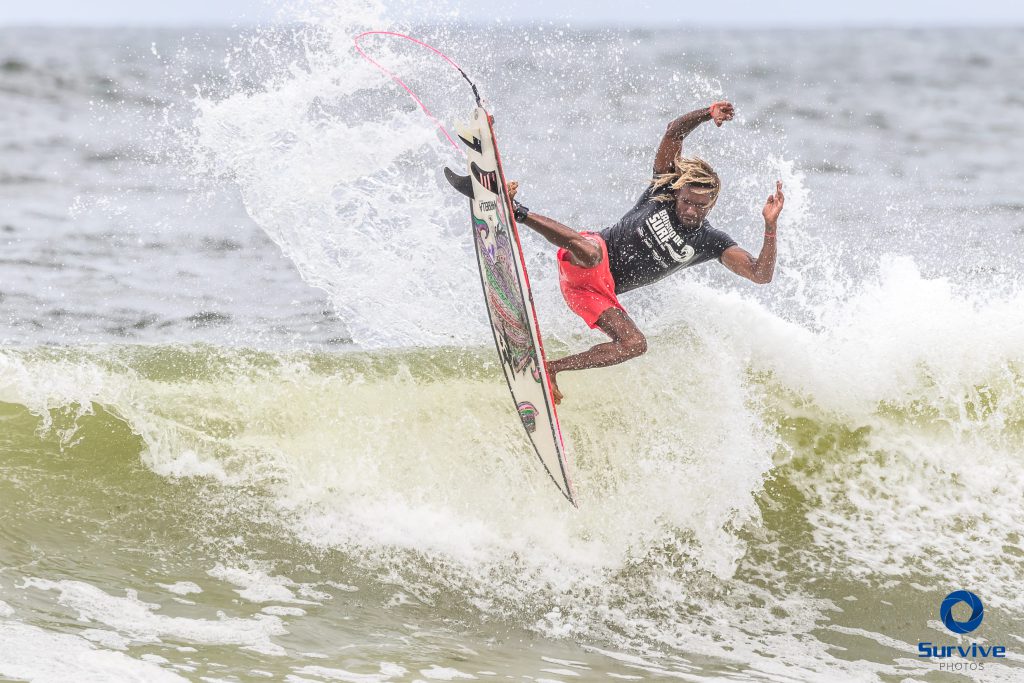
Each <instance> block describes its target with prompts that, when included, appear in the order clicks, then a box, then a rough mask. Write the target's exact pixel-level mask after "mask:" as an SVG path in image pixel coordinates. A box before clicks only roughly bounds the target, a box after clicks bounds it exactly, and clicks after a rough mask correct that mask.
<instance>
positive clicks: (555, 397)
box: [548, 372, 562, 406]
mask: <svg viewBox="0 0 1024 683" xmlns="http://www.w3.org/2000/svg"><path fill="white" fill-rule="evenodd" d="M548 381H549V382H550V383H551V400H552V401H554V402H555V405H556V406H557V405H559V404H560V403H561V402H562V392H561V391H559V390H558V383H557V382H556V381H555V374H554V373H553V372H549V373H548Z"/></svg>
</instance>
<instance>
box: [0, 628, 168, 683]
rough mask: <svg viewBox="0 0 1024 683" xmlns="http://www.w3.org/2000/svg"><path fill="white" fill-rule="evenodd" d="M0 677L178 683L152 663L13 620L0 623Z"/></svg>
mask: <svg viewBox="0 0 1024 683" xmlns="http://www.w3.org/2000/svg"><path fill="white" fill-rule="evenodd" d="M0 653H3V654H2V655H0V676H4V677H9V678H12V679H15V680H29V681H33V682H34V683H64V682H65V681H82V683H106V682H107V681H112V680H116V681H125V683H132V682H138V683H182V682H183V681H185V680H187V679H185V678H182V677H181V676H178V675H177V674H174V673H172V672H170V671H166V670H164V669H162V668H160V667H159V666H157V665H156V664H154V663H151V662H144V661H139V660H137V659H132V658H131V657H128V656H127V655H125V654H123V653H121V652H111V651H109V650H100V649H97V648H95V647H94V646H93V645H92V644H90V643H89V641H87V640H85V639H83V638H79V637H77V636H73V635H68V634H64V633H52V632H49V631H45V630H43V629H41V628H38V627H36V626H29V625H28V624H20V623H16V622H4V623H0Z"/></svg>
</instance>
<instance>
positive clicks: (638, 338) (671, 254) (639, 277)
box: [508, 102, 785, 403]
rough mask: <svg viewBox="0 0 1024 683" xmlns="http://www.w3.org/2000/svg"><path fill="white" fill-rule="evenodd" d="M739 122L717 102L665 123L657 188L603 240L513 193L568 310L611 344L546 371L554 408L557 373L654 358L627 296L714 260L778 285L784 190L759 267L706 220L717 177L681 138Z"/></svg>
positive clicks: (771, 207)
mask: <svg viewBox="0 0 1024 683" xmlns="http://www.w3.org/2000/svg"><path fill="white" fill-rule="evenodd" d="M734 115H735V110H734V108H733V105H732V104H731V103H729V102H715V103H714V104H712V105H711V106H710V107H707V108H704V109H698V110H696V111H692V112H690V113H689V114H684V115H682V116H680V117H679V118H677V119H676V120H674V121H672V122H671V123H670V124H668V129H667V130H666V131H665V136H664V137H663V138H662V140H661V144H660V145H659V146H658V151H657V153H656V154H655V157H654V175H653V177H652V179H651V182H650V183H649V184H648V186H647V188H646V189H645V190H644V193H643V194H642V195H641V196H640V199H639V200H638V201H637V203H636V205H635V206H634V207H633V208H632V209H630V210H629V212H628V213H627V214H626V215H625V216H623V217H622V219H621V220H619V222H618V223H616V224H615V225H613V226H611V227H610V228H606V229H604V230H602V231H600V232H589V231H582V232H578V231H576V230H573V229H572V228H569V227H567V226H565V225H562V224H561V223H559V222H558V221H556V220H553V219H551V218H548V217H546V216H542V215H540V214H538V213H534V212H533V211H530V210H529V209H528V208H526V207H525V206H523V205H522V204H520V203H518V202H515V201H514V198H515V194H516V191H517V190H518V183H514V182H510V183H509V184H508V190H509V196H510V197H511V198H513V201H514V206H515V216H516V220H517V221H518V222H519V223H522V224H525V225H527V226H529V227H530V228H532V229H533V230H535V231H536V232H538V233H540V235H541V236H543V237H544V238H545V239H547V240H548V241H549V242H551V243H552V244H554V245H555V246H557V247H559V250H558V272H559V283H560V286H561V289H562V295H563V296H564V297H565V302H566V303H567V304H568V305H569V308H570V309H571V310H572V311H573V312H574V313H576V314H577V315H578V316H580V317H581V318H583V321H584V322H586V323H587V325H589V326H590V327H591V329H594V328H598V329H600V330H601V331H602V332H604V333H605V334H607V335H608V337H610V339H611V341H608V342H604V343H602V344H598V345H596V346H594V347H592V348H591V349H589V350H587V351H583V352H582V353H577V354H573V355H571V356H566V357H565V358H559V359H558V360H553V361H550V362H549V363H548V373H549V376H550V378H551V389H552V395H553V398H554V401H555V403H560V402H561V400H562V393H561V392H560V391H559V389H558V384H557V382H556V376H557V375H558V373H560V372H564V371H566V370H586V369H588V368H602V367H607V366H609V365H616V364H618V363H621V362H623V361H626V360H629V359H631V358H636V357H637V356H640V355H642V354H643V353H645V352H646V351H647V339H646V338H645V337H644V335H643V333H642V332H641V331H640V330H639V329H638V328H637V326H636V323H634V322H633V320H632V319H631V318H630V317H629V314H628V313H626V309H625V308H624V307H623V306H622V304H621V303H619V299H618V296H619V295H620V294H624V293H626V292H629V291H631V290H634V289H637V288H638V287H644V286H646V285H649V284H652V283H654V282H657V281H658V280H660V279H662V278H664V277H666V276H667V275H670V274H671V273H674V272H675V271H677V270H680V269H681V268H687V267H689V266H693V265H696V264H698V263H703V262H704V261H709V260H711V259H718V260H719V261H720V262H721V263H722V265H724V266H725V267H726V268H728V269H729V270H731V271H732V272H734V273H736V274H737V275H739V276H741V277H745V278H747V279H748V280H750V281H752V282H755V283H757V284H767V283H769V282H771V280H772V276H773V275H774V273H775V234H776V229H777V226H778V220H779V214H780V213H781V212H782V206H783V203H784V202H785V197H784V196H783V194H782V182H781V181H777V182H776V183H775V193H774V194H772V195H771V196H769V197H768V200H767V201H766V202H765V205H764V209H763V210H762V211H761V215H762V216H763V217H764V242H763V244H762V245H761V252H760V253H759V254H758V255H757V257H756V258H755V257H754V256H753V255H751V254H750V253H749V252H747V251H746V250H744V249H742V248H741V247H739V246H737V244H736V242H735V241H734V240H733V239H732V238H731V237H729V236H728V235H727V234H725V233H724V232H722V231H720V230H716V229H715V228H713V227H711V224H710V223H709V222H708V220H707V216H708V214H709V213H710V212H711V209H712V208H714V206H715V202H716V201H717V199H718V192H719V190H720V189H721V181H720V179H719V177H718V174H717V173H715V170H714V169H713V168H712V167H711V165H710V164H708V163H707V162H706V161H704V160H703V159H699V158H696V157H684V156H683V155H682V144H683V139H684V138H685V137H686V136H687V135H689V134H690V133H691V132H692V131H693V130H694V129H695V128H697V126H699V125H700V124H702V123H704V122H706V121H714V122H715V125H716V126H719V127H721V125H722V124H723V123H725V122H726V121H731V120H732V118H733V116H734Z"/></svg>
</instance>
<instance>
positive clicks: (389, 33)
mask: <svg viewBox="0 0 1024 683" xmlns="http://www.w3.org/2000/svg"><path fill="white" fill-rule="evenodd" d="M366 36H392V37H395V38H402V39H403V40H408V41H410V42H412V43H415V44H416V45H419V46H420V47H425V48H427V49H428V50H430V51H431V52H433V53H434V54H436V55H438V56H439V57H441V59H443V60H444V61H446V62H448V64H450V65H451V66H452V67H454V68H455V69H456V70H457V71H458V72H459V73H460V74H462V77H463V78H465V79H466V82H467V83H469V87H471V88H472V89H473V97H475V98H476V103H477V105H479V106H480V107H483V106H484V105H483V102H481V101H480V92H479V91H478V90H477V89H476V83H474V82H473V81H472V80H470V78H469V76H467V75H466V72H465V71H463V70H462V67H461V66H459V65H458V64H456V63H455V60H454V59H452V58H451V57H449V56H448V55H446V54H445V53H443V52H441V51H440V50H438V49H437V48H436V47H434V46H432V45H428V44H426V43H424V42H423V41H422V40H417V39H416V38H413V37H412V36H407V35H405V34H404V33H396V32H395V31H364V32H363V33H360V34H359V35H358V36H356V37H355V38H353V39H352V42H353V43H355V46H356V50H357V51H358V52H359V54H361V55H362V56H363V57H364V58H365V59H366V61H368V62H370V64H373V65H374V66H375V67H377V68H378V69H380V70H381V71H383V72H384V73H385V74H386V75H388V76H389V77H391V80H393V81H394V82H395V83H398V85H400V86H402V88H403V89H404V90H405V92H407V93H409V96H410V97H411V98H412V99H413V100H414V101H415V102H416V104H418V105H419V106H420V109H422V110H423V113H424V114H426V115H427V118H429V119H430V120H431V121H433V122H434V125H436V126H437V127H438V128H440V129H441V132H442V133H444V136H445V137H446V138H448V142H450V143H451V145H452V147H454V148H455V149H456V150H457V151H459V152H462V153H463V154H465V151H464V150H463V149H462V148H461V147H460V146H459V145H458V144H457V143H456V142H455V140H454V139H453V138H452V136H451V134H449V133H448V129H447V128H445V127H444V126H443V125H441V122H440V121H438V120H437V118H436V117H435V116H434V115H433V114H432V113H431V111H430V110H429V109H427V105H425V104H424V103H423V100H421V99H420V98H419V97H418V96H417V95H416V93H414V92H413V91H412V88H410V87H409V86H408V85H406V84H405V82H404V81H403V80H402V79H401V78H399V77H398V76H396V75H395V74H394V73H392V72H391V71H390V70H388V68H387V67H385V66H383V65H381V64H380V63H379V62H377V61H376V60H375V59H374V58H373V57H371V56H370V55H368V54H366V52H364V51H363V48H362V46H360V45H359V41H360V40H361V39H363V38H365V37H366Z"/></svg>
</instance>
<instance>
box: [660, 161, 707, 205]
mask: <svg viewBox="0 0 1024 683" xmlns="http://www.w3.org/2000/svg"><path fill="white" fill-rule="evenodd" d="M674 167H675V170H673V171H672V172H671V173H661V174H658V175H656V176H654V180H652V181H651V185H652V186H654V189H655V191H657V190H666V191H664V192H660V193H658V194H655V195H654V199H655V201H659V202H671V201H675V197H673V196H672V193H671V192H668V191H667V190H672V191H673V192H674V191H676V190H678V189H679V188H681V187H683V186H684V185H689V186H690V187H692V188H693V189H694V191H695V192H698V193H699V194H706V195H710V196H711V205H712V206H714V204H715V202H716V201H718V191H719V190H720V189H722V181H721V180H720V179H719V178H718V174H717V173H715V169H713V168H711V164H709V163H708V162H706V161H704V160H703V159H701V158H699V157H684V156H678V157H676V161H675V164H674Z"/></svg>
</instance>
